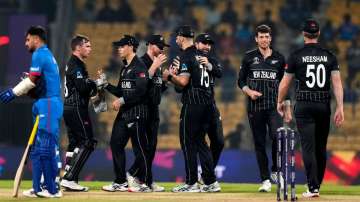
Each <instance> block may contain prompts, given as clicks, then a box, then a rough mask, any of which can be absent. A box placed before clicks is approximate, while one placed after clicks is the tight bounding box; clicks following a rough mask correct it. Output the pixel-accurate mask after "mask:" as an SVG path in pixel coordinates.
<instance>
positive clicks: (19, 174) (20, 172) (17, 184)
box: [13, 115, 39, 197]
mask: <svg viewBox="0 0 360 202" xmlns="http://www.w3.org/2000/svg"><path fill="white" fill-rule="evenodd" d="M38 125H39V115H38V116H36V119H35V124H34V127H33V129H32V131H31V134H30V137H29V141H28V144H27V146H26V149H25V152H24V154H23V156H22V158H21V161H20V165H19V167H18V169H17V171H16V175H15V179H14V189H13V197H17V196H18V192H19V187H20V183H21V178H22V175H23V173H24V167H25V165H26V162H27V158H28V156H29V155H28V154H29V150H30V147H31V145H32V144H33V142H34V139H35V135H36V132H37V129H38Z"/></svg>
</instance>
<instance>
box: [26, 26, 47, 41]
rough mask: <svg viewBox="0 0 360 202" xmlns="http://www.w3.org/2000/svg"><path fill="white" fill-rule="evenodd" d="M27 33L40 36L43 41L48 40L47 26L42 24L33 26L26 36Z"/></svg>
mask: <svg viewBox="0 0 360 202" xmlns="http://www.w3.org/2000/svg"><path fill="white" fill-rule="evenodd" d="M27 35H31V36H38V37H39V38H40V39H41V40H42V41H43V42H46V40H47V36H46V35H47V34H46V31H45V28H44V27H42V26H40V25H37V26H31V27H30V28H29V29H28V30H27V32H26V36H27Z"/></svg>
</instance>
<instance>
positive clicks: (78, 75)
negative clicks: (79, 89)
mask: <svg viewBox="0 0 360 202" xmlns="http://www.w3.org/2000/svg"><path fill="white" fill-rule="evenodd" d="M76 78H77V79H82V78H84V77H83V75H82V74H81V72H80V71H79V72H76Z"/></svg>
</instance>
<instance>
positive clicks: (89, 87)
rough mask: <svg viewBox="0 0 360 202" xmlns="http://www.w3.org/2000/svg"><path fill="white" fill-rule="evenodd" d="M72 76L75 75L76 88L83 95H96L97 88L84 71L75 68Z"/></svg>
mask: <svg viewBox="0 0 360 202" xmlns="http://www.w3.org/2000/svg"><path fill="white" fill-rule="evenodd" d="M71 75H73V79H74V85H75V88H76V89H77V90H78V92H79V93H80V94H81V95H85V96H89V95H90V96H93V95H96V92H97V88H96V84H95V82H94V81H93V80H91V79H89V78H87V76H86V75H85V73H84V71H83V70H82V69H80V68H75V69H74V70H73V71H72V72H71Z"/></svg>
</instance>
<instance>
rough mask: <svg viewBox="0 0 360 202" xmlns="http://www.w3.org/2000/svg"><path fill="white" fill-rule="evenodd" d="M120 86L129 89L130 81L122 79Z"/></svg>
mask: <svg viewBox="0 0 360 202" xmlns="http://www.w3.org/2000/svg"><path fill="white" fill-rule="evenodd" d="M121 88H128V89H131V82H130V81H123V82H121Z"/></svg>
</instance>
